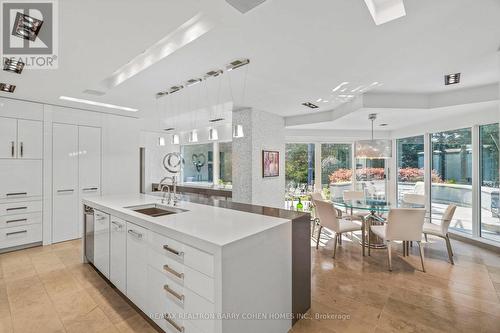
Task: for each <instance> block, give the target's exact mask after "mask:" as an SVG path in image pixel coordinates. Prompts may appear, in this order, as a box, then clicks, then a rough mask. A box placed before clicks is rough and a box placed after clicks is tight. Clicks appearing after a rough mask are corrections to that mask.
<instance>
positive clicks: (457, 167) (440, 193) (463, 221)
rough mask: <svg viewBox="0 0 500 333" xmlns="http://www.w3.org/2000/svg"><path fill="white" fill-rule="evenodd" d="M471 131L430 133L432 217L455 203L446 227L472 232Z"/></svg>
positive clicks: (439, 214)
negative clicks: (450, 219)
mask: <svg viewBox="0 0 500 333" xmlns="http://www.w3.org/2000/svg"><path fill="white" fill-rule="evenodd" d="M471 137H472V133H471V129H470V128H464V129H459V130H453V131H447V132H440V133H434V134H432V173H433V175H434V176H433V177H432V189H431V202H432V219H433V220H436V219H438V220H439V219H440V218H441V217H442V213H443V212H444V210H445V209H446V206H447V205H449V204H454V205H456V206H457V210H456V211H455V216H454V219H453V221H452V222H451V224H450V228H452V229H455V230H459V231H462V232H466V233H472V144H471V142H472V138H471Z"/></svg>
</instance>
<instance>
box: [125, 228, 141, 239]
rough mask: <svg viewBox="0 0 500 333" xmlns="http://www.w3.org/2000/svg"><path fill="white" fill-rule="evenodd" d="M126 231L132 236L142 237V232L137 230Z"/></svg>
mask: <svg viewBox="0 0 500 333" xmlns="http://www.w3.org/2000/svg"><path fill="white" fill-rule="evenodd" d="M128 233H129V234H131V235H132V236H135V237H137V238H142V234H141V233H139V232H137V231H134V230H129V231H128Z"/></svg>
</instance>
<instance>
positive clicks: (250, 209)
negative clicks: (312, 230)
mask: <svg viewBox="0 0 500 333" xmlns="http://www.w3.org/2000/svg"><path fill="white" fill-rule="evenodd" d="M183 200H185V201H189V202H193V203H198V204H202V205H210V206H215V207H219V208H227V209H233V210H238V211H241V212H247V213H254V214H259V215H265V216H271V217H279V218H283V219H287V220H292V221H293V220H297V219H301V218H304V217H305V216H307V217H309V213H305V212H296V211H292V210H286V209H280V208H272V207H265V206H258V205H251V204H245V203H240V202H234V201H229V200H218V199H213V198H200V197H195V196H190V195H184V196H183Z"/></svg>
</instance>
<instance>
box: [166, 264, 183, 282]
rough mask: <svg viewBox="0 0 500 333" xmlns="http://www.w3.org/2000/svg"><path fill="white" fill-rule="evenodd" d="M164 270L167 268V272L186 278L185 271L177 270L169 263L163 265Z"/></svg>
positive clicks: (179, 277)
mask: <svg viewBox="0 0 500 333" xmlns="http://www.w3.org/2000/svg"><path fill="white" fill-rule="evenodd" d="M163 270H165V272H168V273H170V274H172V275H173V276H175V277H176V278H178V279H181V280H182V279H184V273H179V272H177V271H176V270H174V269H173V268H171V267H170V266H169V265H163Z"/></svg>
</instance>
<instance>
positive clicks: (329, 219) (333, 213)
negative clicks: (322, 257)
mask: <svg viewBox="0 0 500 333" xmlns="http://www.w3.org/2000/svg"><path fill="white" fill-rule="evenodd" d="M313 203H314V207H315V209H316V215H317V217H318V218H319V231H318V238H317V241H316V249H317V248H318V247H319V239H320V236H321V231H322V230H323V228H327V229H329V230H331V231H333V232H334V233H335V238H334V243H333V258H335V254H336V252H337V242H339V243H340V242H341V241H342V234H343V233H345V232H353V231H359V230H361V233H362V237H361V239H364V228H363V227H362V224H361V223H358V222H353V221H352V220H347V219H342V218H338V217H337V210H336V209H335V207H333V204H332V203H331V202H329V201H325V200H314V201H313ZM362 246H363V247H364V242H362Z"/></svg>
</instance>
